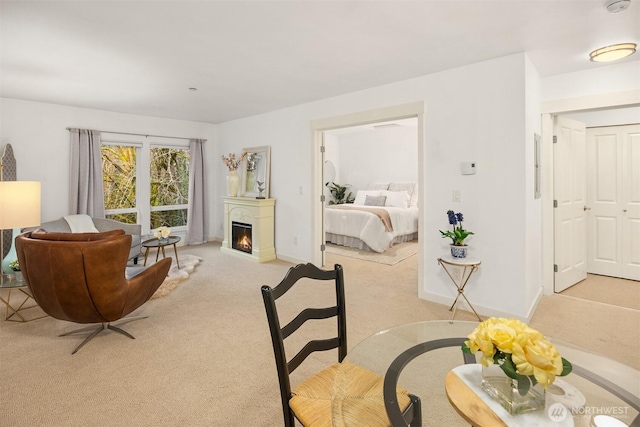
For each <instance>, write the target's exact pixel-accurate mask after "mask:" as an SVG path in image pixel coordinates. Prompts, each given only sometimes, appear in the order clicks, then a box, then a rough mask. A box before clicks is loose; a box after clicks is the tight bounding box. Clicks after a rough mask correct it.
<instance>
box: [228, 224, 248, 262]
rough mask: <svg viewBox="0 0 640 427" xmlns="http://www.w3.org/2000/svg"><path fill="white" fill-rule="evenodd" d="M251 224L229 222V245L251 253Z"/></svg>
mask: <svg viewBox="0 0 640 427" xmlns="http://www.w3.org/2000/svg"><path fill="white" fill-rule="evenodd" d="M251 228H252V227H251V224H245V223H242V222H236V221H232V222H231V247H232V248H233V249H235V250H238V251H242V252H246V253H248V254H250V253H252V249H251Z"/></svg>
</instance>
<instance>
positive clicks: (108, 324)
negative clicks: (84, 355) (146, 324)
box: [58, 316, 149, 354]
mask: <svg viewBox="0 0 640 427" xmlns="http://www.w3.org/2000/svg"><path fill="white" fill-rule="evenodd" d="M147 317H149V316H132V317H127V318H125V319H120V320H119V322H120V323H118V326H122V325H124V324H127V323H129V322H134V321H136V320H142V319H146V318H147ZM118 326H115V325H112V324H111V322H102V323H100V325H99V326H98V327H96V326H95V325H92V326H85V327H84V328H80V329H74V330H73V331H69V332H65V333H64V334H61V335H58V336H59V337H66V336H67V335H73V334H76V333H78V332H84V331H93V332H91V334H89V336H88V337H86V338H85V339H84V341H82V342H81V343H80V345H79V346H77V347H76V348H75V350H73V351H72V352H71V354H76V353H77V351H78V350H80V349H81V348H82V347H83V346H84V345H85V344H86V343H88V342H89V341H91V340H92V339H93V338H94V337H95V336H96V335H98V334H99V333H100V332H102V331H104V330H106V329H110V330H112V331H115V332H118V333H120V334H122V335H124V336H127V337H129V338H131V339H132V340H134V339H136V337H134V336H133V335H131V334H130V333H129V332H127V331H124V330H122V329H120V328H119V327H118Z"/></svg>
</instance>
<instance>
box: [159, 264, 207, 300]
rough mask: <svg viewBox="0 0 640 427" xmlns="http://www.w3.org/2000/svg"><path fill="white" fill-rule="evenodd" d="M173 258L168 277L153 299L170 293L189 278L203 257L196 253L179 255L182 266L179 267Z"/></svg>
mask: <svg viewBox="0 0 640 427" xmlns="http://www.w3.org/2000/svg"><path fill="white" fill-rule="evenodd" d="M171 258H172V259H171V268H170V269H169V273H168V274H167V278H166V279H164V282H162V285H160V287H159V288H158V290H157V291H156V293H154V294H153V296H152V297H151V299H155V298H161V297H163V296H166V295H168V294H169V292H171V291H172V290H174V289H175V288H176V287H177V286H178V283H180V282H182V281H184V280H187V279H188V278H189V275H190V274H191V273H192V272H193V270H194V269H195V268H196V266H197V265H198V264H200V261H202V258H200V257H198V256H195V255H186V254H185V255H178V259H179V260H180V268H178V265H177V264H176V260H175V258H173V257H171Z"/></svg>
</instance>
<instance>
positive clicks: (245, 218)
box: [220, 197, 276, 262]
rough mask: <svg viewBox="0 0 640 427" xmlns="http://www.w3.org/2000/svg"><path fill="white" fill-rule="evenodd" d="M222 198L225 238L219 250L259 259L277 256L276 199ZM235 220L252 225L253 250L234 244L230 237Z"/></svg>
mask: <svg viewBox="0 0 640 427" xmlns="http://www.w3.org/2000/svg"><path fill="white" fill-rule="evenodd" d="M222 200H223V201H224V225H223V226H224V240H223V241H222V246H221V247H220V250H221V251H223V252H226V253H229V254H232V255H237V256H241V257H245V258H249V259H253V260H254V261H258V262H267V261H271V260H274V259H276V249H275V247H274V239H275V225H274V219H275V218H274V217H275V205H276V199H254V198H250V197H223V198H222ZM233 222H240V223H242V224H249V225H251V228H252V238H251V246H252V249H251V253H246V252H243V251H241V250H237V249H234V248H233V245H232V241H231V240H232V232H231V228H232V223H233Z"/></svg>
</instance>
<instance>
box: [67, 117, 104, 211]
mask: <svg viewBox="0 0 640 427" xmlns="http://www.w3.org/2000/svg"><path fill="white" fill-rule="evenodd" d="M69 133H70V134H71V171H70V174H71V176H70V179H69V213H70V214H87V215H89V216H92V217H95V218H104V188H103V184H102V154H101V152H100V132H98V131H93V130H88V129H69Z"/></svg>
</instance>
